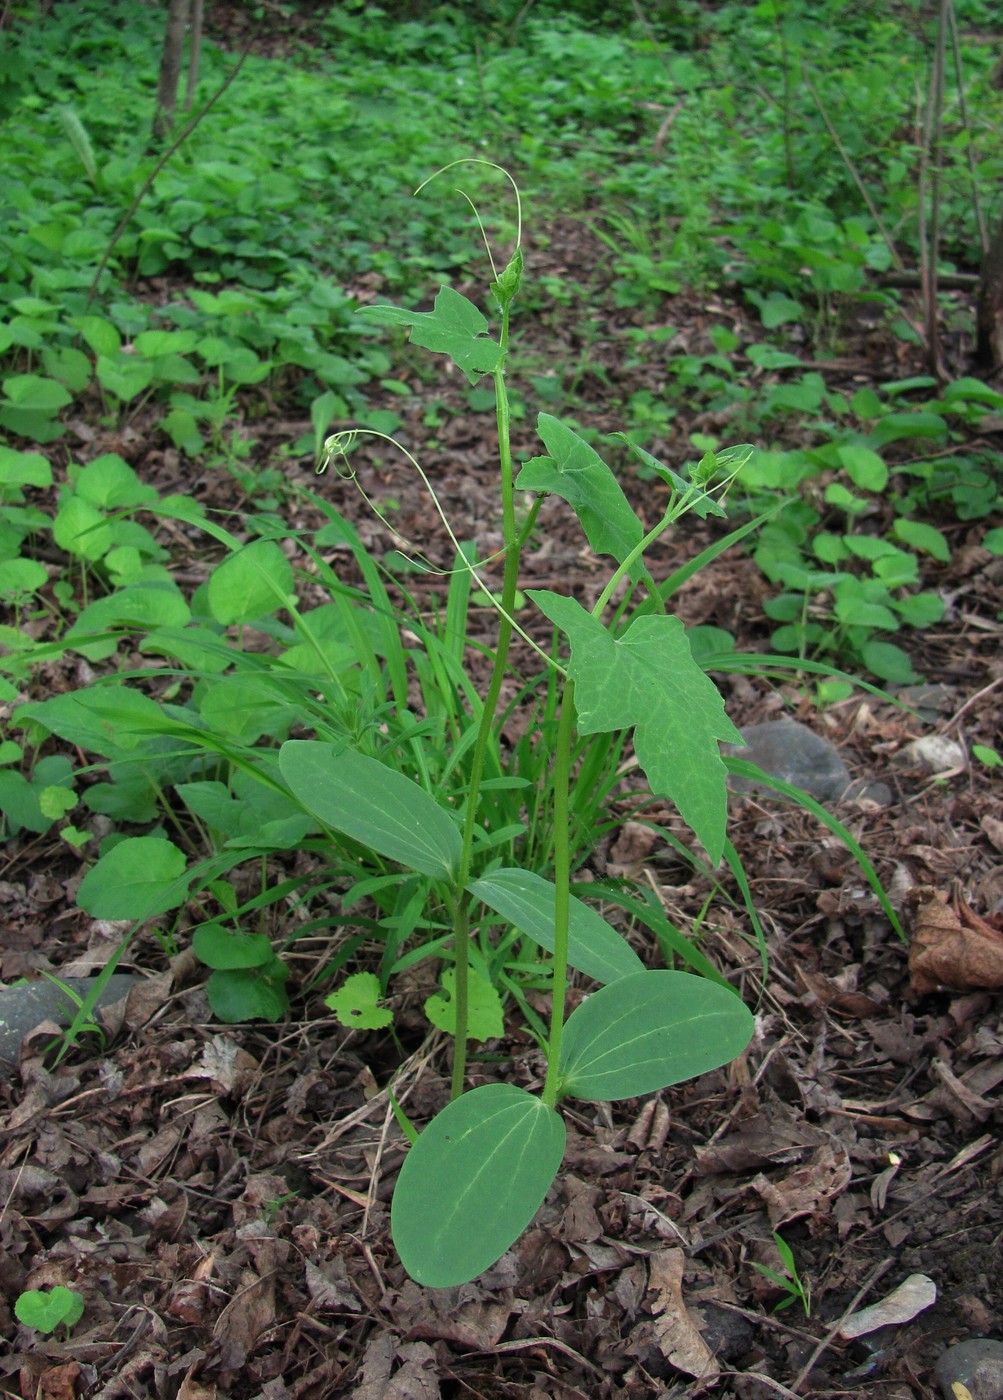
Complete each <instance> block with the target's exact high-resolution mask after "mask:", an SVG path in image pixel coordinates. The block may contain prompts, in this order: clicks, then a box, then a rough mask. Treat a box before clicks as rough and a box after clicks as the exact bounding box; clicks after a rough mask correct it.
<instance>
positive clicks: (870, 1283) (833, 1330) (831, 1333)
mask: <svg viewBox="0 0 1003 1400" xmlns="http://www.w3.org/2000/svg"><path fill="white" fill-rule="evenodd" d="M894 1263H895V1260H894V1259H882V1261H881V1263H880V1264H878V1266H877V1267H876V1268H874V1269H872V1270H871V1272H870V1274H869V1275H868V1276H867V1278H866V1279H865V1280H864V1282H863V1283H862V1284H861V1285H860V1287H859V1288H858V1289H857V1291H856V1293H854V1295H853V1297H852V1298H851V1299H850V1301H849V1303H848V1304H847V1305H846V1308H845V1309H844V1310H843V1312H842V1314H841V1315H840V1317H838V1318H837V1319H836V1321H835V1322H834V1323H833V1325H832V1326H831V1327H830V1328H829V1330H828V1332H827V1333H826V1334H825V1336H824V1337H823V1338H822V1340H821V1341H820V1342H819V1344H818V1346H816V1348H815V1350H814V1351H813V1352H812V1354H811V1356H809V1358H808V1360H807V1361H806V1362H805V1364H804V1365H803V1366H802V1367H801V1370H800V1371H799V1372H798V1376H797V1379H796V1380H795V1382H794V1384H793V1385H792V1386H791V1393H792V1394H794V1395H797V1393H798V1391H799V1390H800V1389H801V1387H802V1385H803V1384H804V1382H805V1381H806V1380H807V1379H808V1377H809V1376H810V1375H811V1373H812V1370H813V1369H814V1366H815V1362H816V1361H817V1360H818V1359H819V1357H820V1356H821V1355H822V1353H823V1352H824V1351H826V1350H827V1349H828V1348H829V1346H830V1345H831V1344H832V1341H833V1338H834V1337H835V1336H836V1335H837V1333H838V1332H839V1329H840V1328H841V1327H842V1325H843V1323H844V1322H845V1321H846V1319H847V1318H848V1317H849V1316H850V1314H851V1313H854V1312H856V1311H857V1305H858V1304H859V1303H860V1302H861V1301H862V1299H864V1298H865V1297H866V1296H867V1294H868V1293H870V1291H871V1289H872V1288H873V1287H874V1285H875V1284H876V1283H877V1281H878V1279H879V1278H881V1276H882V1274H885V1273H887V1272H888V1270H889V1269H890V1268H891V1266H892V1265H893V1264H894Z"/></svg>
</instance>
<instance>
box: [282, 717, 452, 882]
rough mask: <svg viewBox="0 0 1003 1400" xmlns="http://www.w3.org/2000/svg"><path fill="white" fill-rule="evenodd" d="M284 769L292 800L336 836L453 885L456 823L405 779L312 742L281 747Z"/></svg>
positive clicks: (371, 762)
mask: <svg viewBox="0 0 1003 1400" xmlns="http://www.w3.org/2000/svg"><path fill="white" fill-rule="evenodd" d="M279 768H280V770H281V772H282V776H283V778H285V780H286V782H287V783H288V784H289V788H290V790H291V792H292V793H293V794H294V796H295V797H297V798H298V799H299V801H300V802H302V804H303V806H304V807H306V809H307V810H308V811H310V812H313V814H314V816H317V817H319V818H320V820H321V821H322V822H324V823H325V825H327V826H330V827H333V828H334V830H335V831H340V832H342V833H343V834H344V835H345V836H350V837H351V838H352V839H353V840H354V841H359V842H361V844H362V845H364V846H370V847H372V849H373V850H374V851H378V852H379V853H380V855H383V856H387V857H389V859H390V860H396V861H399V862H400V864H401V865H407V866H409V867H410V868H411V869H412V870H418V871H420V872H421V873H422V874H423V875H432V876H434V877H435V878H437V879H444V878H445V879H450V878H451V877H452V876H454V875H455V873H456V871H457V870H458V869H459V865H460V857H461V855H462V850H463V842H462V840H461V838H460V833H459V830H458V828H457V826H456V823H455V822H454V821H453V819H452V817H450V815H449V814H448V812H446V811H445V810H444V809H443V808H442V807H440V806H439V804H438V803H437V802H436V801H435V799H434V798H433V797H430V796H429V795H428V793H427V792H425V790H424V789H423V788H420V787H419V786H418V784H417V783H414V782H412V781H411V779H410V778H406V777H405V776H404V774H403V773H398V772H396V771H395V770H394V769H393V768H388V767H387V766H386V764H384V763H380V762H378V760H377V759H375V758H368V757H367V756H366V755H365V754H361V753H356V752H355V750H354V749H342V750H341V752H340V753H339V752H338V750H337V749H336V748H335V747H334V746H333V745H331V744H324V743H320V742H319V741H316V740H311V739H291V740H290V741H289V742H288V743H285V744H283V745H282V748H281V749H280V751H279Z"/></svg>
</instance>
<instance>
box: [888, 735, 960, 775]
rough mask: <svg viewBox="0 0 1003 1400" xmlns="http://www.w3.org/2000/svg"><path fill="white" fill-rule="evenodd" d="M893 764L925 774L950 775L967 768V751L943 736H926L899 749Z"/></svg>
mask: <svg viewBox="0 0 1003 1400" xmlns="http://www.w3.org/2000/svg"><path fill="white" fill-rule="evenodd" d="M892 762H893V763H895V764H896V766H898V767H902V768H921V769H922V770H923V772H924V773H950V772H954V771H956V770H958V769H961V768H964V767H965V751H964V749H963V748H962V747H961V745H960V744H958V743H956V742H955V741H954V740H953V739H946V738H945V737H944V735H943V734H926V735H924V736H923V738H922V739H914V740H913V741H912V743H911V744H906V745H905V747H904V748H901V749H899V751H898V753H897V754H896V755H895V757H894V759H893V760H892Z"/></svg>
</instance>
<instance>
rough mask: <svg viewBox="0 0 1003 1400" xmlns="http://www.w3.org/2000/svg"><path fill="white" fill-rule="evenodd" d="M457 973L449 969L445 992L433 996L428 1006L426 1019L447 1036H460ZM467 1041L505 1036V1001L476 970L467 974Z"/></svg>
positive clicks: (426, 1004)
mask: <svg viewBox="0 0 1003 1400" xmlns="http://www.w3.org/2000/svg"><path fill="white" fill-rule="evenodd" d="M455 997H456V970H455V968H452V967H447V968H446V969H445V971H444V972H443V974H442V991H441V992H433V994H432V995H431V996H430V997H428V998H427V1000H426V1002H425V1015H426V1016H427V1017H428V1019H429V1020H430V1021H431V1022H432V1025H433V1026H434V1027H435V1028H436V1030H439V1031H445V1032H446V1034H447V1035H455V1034H456V1001H455ZM467 999H468V1006H467V1039H468V1040H494V1039H496V1038H497V1037H498V1036H500V1035H503V1034H504V1033H505V1021H504V1018H503V1016H502V1003H501V997H500V996H499V995H498V993H497V991H496V990H495V989H494V987H492V985H491V983H490V982H487V981H485V979H484V978H483V977H481V976H479V975H478V973H476V972H475V971H474V969H473V968H470V969H469V971H468V973H467Z"/></svg>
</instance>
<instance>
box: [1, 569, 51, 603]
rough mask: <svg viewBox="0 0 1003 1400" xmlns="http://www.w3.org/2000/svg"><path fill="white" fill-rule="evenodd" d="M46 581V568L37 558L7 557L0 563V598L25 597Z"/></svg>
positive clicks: (47, 578) (47, 577)
mask: <svg viewBox="0 0 1003 1400" xmlns="http://www.w3.org/2000/svg"><path fill="white" fill-rule="evenodd" d="M48 581H49V573H48V570H47V569H46V567H45V565H44V564H40V563H39V562H38V560H37V559H8V560H6V561H5V562H4V563H3V564H0V598H7V599H17V598H26V597H28V596H29V595H30V594H32V593H34V592H35V591H36V590H37V589H39V588H41V587H42V585H43V584H46V583H48Z"/></svg>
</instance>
